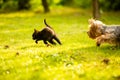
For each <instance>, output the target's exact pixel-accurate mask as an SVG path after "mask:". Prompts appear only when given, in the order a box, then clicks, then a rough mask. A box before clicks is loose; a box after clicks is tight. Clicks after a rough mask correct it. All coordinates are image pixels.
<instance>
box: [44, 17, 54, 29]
mask: <svg viewBox="0 0 120 80" xmlns="http://www.w3.org/2000/svg"><path fill="white" fill-rule="evenodd" d="M44 23H45V25H46V27H49V28H51V29H52V27H51V26H50V25H48V24H47V22H46V19H44Z"/></svg>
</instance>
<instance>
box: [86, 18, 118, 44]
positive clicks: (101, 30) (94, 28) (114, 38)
mask: <svg viewBox="0 0 120 80" xmlns="http://www.w3.org/2000/svg"><path fill="white" fill-rule="evenodd" d="M88 22H89V31H88V32H87V34H88V36H89V37H90V38H92V39H96V45H97V46H100V45H101V44H102V43H110V44H114V45H116V46H120V25H110V26H107V25H105V24H103V23H102V22H101V21H99V20H95V19H89V20H88Z"/></svg>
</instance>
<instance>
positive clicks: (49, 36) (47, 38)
mask: <svg viewBox="0 0 120 80" xmlns="http://www.w3.org/2000/svg"><path fill="white" fill-rule="evenodd" d="M44 23H45V25H46V27H45V28H43V29H42V30H41V31H38V30H36V29H34V32H33V34H32V38H33V40H35V43H38V41H39V40H43V42H44V44H46V45H47V46H49V44H48V42H49V43H51V44H54V45H55V44H56V43H55V42H54V40H56V41H57V42H58V43H59V44H60V45H61V42H60V40H59V38H58V37H57V35H56V33H55V31H54V30H53V28H52V27H50V26H49V25H48V24H47V23H46V20H45V19H44ZM53 39H54V40H53Z"/></svg>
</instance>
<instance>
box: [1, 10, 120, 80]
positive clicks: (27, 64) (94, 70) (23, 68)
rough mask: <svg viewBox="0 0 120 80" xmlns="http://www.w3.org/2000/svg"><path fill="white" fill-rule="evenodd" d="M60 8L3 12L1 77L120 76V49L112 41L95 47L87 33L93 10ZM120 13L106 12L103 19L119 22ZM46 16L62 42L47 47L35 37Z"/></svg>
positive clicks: (86, 79) (82, 79) (69, 79)
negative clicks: (35, 32) (43, 11)
mask: <svg viewBox="0 0 120 80" xmlns="http://www.w3.org/2000/svg"><path fill="white" fill-rule="evenodd" d="M60 10H61V11H59V10H57V9H56V10H54V11H52V12H51V13H50V14H43V13H41V12H39V11H35V12H32V11H30V12H26V11H23V12H15V13H10V14H0V80H119V79H120V49H119V48H113V46H111V45H109V44H103V45H101V47H96V45H95V41H93V40H91V39H90V38H89V37H88V36H87V34H86V31H87V30H88V22H87V21H88V19H89V18H91V15H92V14H90V13H91V11H89V10H82V9H69V8H60ZM119 14H120V12H115V13H113V12H110V13H108V14H107V13H103V14H102V15H103V16H102V18H101V20H102V21H103V22H105V23H107V24H120V15H119ZM44 18H46V20H47V23H48V24H49V25H51V26H52V27H53V28H54V30H55V31H56V33H57V35H58V37H59V38H60V40H61V42H62V44H63V45H59V44H58V45H56V46H52V47H46V46H45V45H44V44H43V42H42V41H40V42H39V44H35V42H34V41H33V40H32V33H33V30H34V28H36V29H38V30H41V29H42V28H43V27H45V25H44V23H43V19H44ZM105 59H108V60H109V62H108V64H107V63H105V61H104V60H105Z"/></svg>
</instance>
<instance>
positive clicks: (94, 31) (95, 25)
mask: <svg viewBox="0 0 120 80" xmlns="http://www.w3.org/2000/svg"><path fill="white" fill-rule="evenodd" d="M88 22H89V31H88V32H87V34H88V36H89V37H90V38H92V39H95V38H96V37H98V36H100V35H102V26H103V25H104V24H103V23H102V22H101V21H99V20H95V19H89V20H88Z"/></svg>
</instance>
